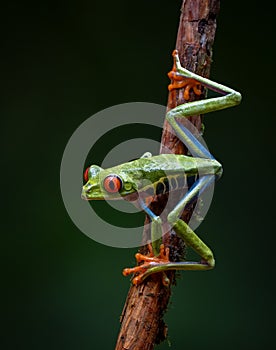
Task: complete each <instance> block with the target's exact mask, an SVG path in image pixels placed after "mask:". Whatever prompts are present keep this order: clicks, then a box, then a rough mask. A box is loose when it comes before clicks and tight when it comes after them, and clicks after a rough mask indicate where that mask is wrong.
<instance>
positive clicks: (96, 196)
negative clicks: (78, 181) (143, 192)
mask: <svg viewBox="0 0 276 350" xmlns="http://www.w3.org/2000/svg"><path fill="white" fill-rule="evenodd" d="M138 197H139V194H138V192H134V193H130V194H125V195H123V194H120V192H118V193H114V194H108V195H103V193H100V192H95V191H94V192H93V195H91V191H89V190H87V189H86V188H85V187H83V188H82V192H81V199H84V200H86V201H92V200H93V201H95V200H99V201H101V200H106V201H113V200H114V201H115V200H116V201H117V200H126V201H128V202H133V201H136V200H137V199H138Z"/></svg>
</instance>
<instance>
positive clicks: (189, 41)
mask: <svg viewBox="0 0 276 350" xmlns="http://www.w3.org/2000/svg"><path fill="white" fill-rule="evenodd" d="M218 12H219V0H184V1H183V4H182V7H181V16H180V23H179V29H178V34H177V40H176V49H177V50H178V52H179V56H180V61H181V64H182V66H184V67H186V68H188V69H189V70H190V71H193V72H196V73H197V74H199V75H202V76H205V77H209V73H210V66H211V61H212V46H213V42H214V37H215V31H216V18H217V15H218ZM204 97H205V92H204V91H203V93H202V95H201V96H195V95H194V94H193V93H191V95H190V101H192V100H195V99H198V98H204ZM185 102H187V101H185V100H184V97H183V89H178V90H172V91H171V92H169V95H168V104H167V107H168V110H169V109H172V108H174V107H176V106H178V105H179V104H182V103H185ZM190 121H191V122H192V123H193V124H194V125H195V126H196V127H197V128H198V130H200V129H201V125H202V121H201V116H193V117H190ZM161 144H162V146H161V149H160V153H166V149H170V150H171V151H172V152H173V153H176V154H186V153H187V150H186V148H185V146H184V145H183V144H182V142H181V141H180V140H179V139H178V138H177V137H175V136H173V135H172V134H171V129H170V126H169V125H168V124H167V122H165V123H164V128H163V135H162V142H161ZM176 200H177V198H176ZM165 203H166V197H165V196H162V197H161V198H159V197H158V198H156V199H155V200H154V201H153V202H152V203H151V209H152V210H153V211H154V212H155V213H156V214H159V213H160V212H162V209H163V208H164V206H165ZM191 211H192V208H189V210H186V211H185V212H184V214H183V219H184V220H186V221H187V220H188V219H189V217H190V215H191ZM146 222H147V219H146ZM143 234H144V236H145V237H149V234H150V233H149V232H147V230H146V229H145V230H144V233H143ZM163 242H164V243H165V245H166V246H169V247H170V260H171V261H179V260H181V259H182V258H183V254H184V251H185V247H184V244H183V242H182V241H181V240H180V239H179V238H178V237H177V236H176V235H175V234H174V232H172V231H170V232H168V233H167V234H166V235H165V236H164V237H163ZM140 251H141V252H142V253H144V254H145V253H147V247H142V248H140ZM168 277H169V278H170V280H171V282H172V283H171V285H172V284H174V283H175V273H174V272H173V271H170V273H169V274H168ZM170 295H171V286H170V287H165V286H163V284H162V280H161V278H160V276H159V275H158V274H157V275H153V276H152V277H150V278H148V279H147V280H146V281H145V282H144V283H142V284H141V285H138V286H131V287H130V290H129V293H128V296H127V299H126V302H125V306H124V309H123V312H122V315H121V320H120V321H121V330H120V332H119V335H118V340H117V344H116V347H115V350H134V349H135V350H140V349H141V350H152V349H153V348H154V345H155V344H158V343H160V342H161V341H163V340H164V339H166V336H167V326H166V325H165V323H164V321H163V316H164V313H165V312H166V310H167V306H168V302H169V299H170Z"/></svg>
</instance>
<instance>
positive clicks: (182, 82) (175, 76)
mask: <svg viewBox="0 0 276 350" xmlns="http://www.w3.org/2000/svg"><path fill="white" fill-rule="evenodd" d="M172 55H173V58H174V62H173V68H172V70H171V71H170V72H169V73H168V77H169V78H170V79H171V84H170V85H169V86H168V89H169V91H172V90H175V89H181V88H184V98H185V100H189V98H190V90H191V89H192V90H193V91H194V93H195V94H196V95H198V96H199V95H201V85H200V83H199V82H198V81H196V80H195V79H192V78H185V77H183V76H182V75H180V74H179V73H178V72H177V69H176V63H175V57H176V55H177V50H174V51H173V54H172Z"/></svg>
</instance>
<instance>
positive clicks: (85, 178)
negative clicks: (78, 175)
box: [83, 167, 90, 182]
mask: <svg viewBox="0 0 276 350" xmlns="http://www.w3.org/2000/svg"><path fill="white" fill-rule="evenodd" d="M89 168H90V167H88V168H87V169H86V170H85V172H84V174H83V178H84V181H85V182H87V181H88V171H89Z"/></svg>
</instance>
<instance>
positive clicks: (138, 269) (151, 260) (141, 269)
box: [123, 244, 170, 286]
mask: <svg viewBox="0 0 276 350" xmlns="http://www.w3.org/2000/svg"><path fill="white" fill-rule="evenodd" d="M148 248H149V255H143V254H140V253H137V254H135V258H136V261H137V263H140V262H141V261H144V263H143V264H141V265H139V266H135V267H132V268H126V269H124V270H123V275H124V276H128V275H130V274H132V273H138V276H136V277H134V278H133V280H132V283H133V284H135V285H137V284H139V283H141V282H142V281H143V277H144V274H145V272H146V271H147V270H148V269H149V268H151V267H153V266H156V265H160V264H167V263H169V262H170V260H169V253H170V250H169V248H165V246H164V244H161V245H160V253H159V255H158V256H155V255H154V254H153V251H152V246H151V245H150V244H149V245H148ZM162 281H163V284H164V285H166V286H167V285H168V284H169V283H170V281H169V279H168V277H167V276H166V275H165V273H163V279H162Z"/></svg>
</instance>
